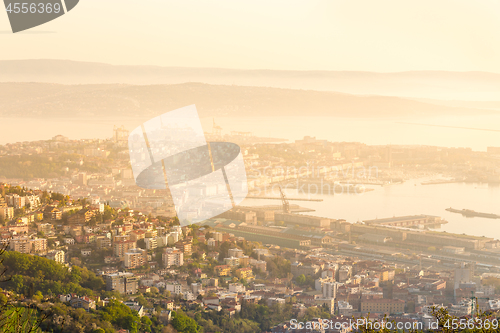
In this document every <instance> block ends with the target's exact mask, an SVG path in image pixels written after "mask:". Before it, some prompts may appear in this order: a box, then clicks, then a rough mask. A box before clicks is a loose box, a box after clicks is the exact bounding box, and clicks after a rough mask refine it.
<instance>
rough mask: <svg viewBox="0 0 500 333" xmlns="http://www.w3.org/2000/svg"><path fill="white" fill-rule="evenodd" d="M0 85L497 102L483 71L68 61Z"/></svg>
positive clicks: (8, 76)
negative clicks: (266, 90) (252, 90)
mask: <svg viewBox="0 0 500 333" xmlns="http://www.w3.org/2000/svg"><path fill="white" fill-rule="evenodd" d="M0 82H45V83H60V84H110V83H113V84H134V85H149V84H180V83H188V82H200V83H207V84H216V85H239V86H259V87H274V88H289V89H304V90H317V91H335V92H341V93H349V94H363V95H384V96H399V97H411V98H428V99H448V100H453V99H456V100H469V101H474V100H478V101H481V100H489V101H496V100H498V101H500V74H497V73H487V72H446V71H408V72H398V73H374V72H362V71H360V72H356V71H284V70H239V69H219V68H181V67H159V66H114V65H108V64H102V63H91V62H78V61H69V60H43V59H41V60H2V61H0Z"/></svg>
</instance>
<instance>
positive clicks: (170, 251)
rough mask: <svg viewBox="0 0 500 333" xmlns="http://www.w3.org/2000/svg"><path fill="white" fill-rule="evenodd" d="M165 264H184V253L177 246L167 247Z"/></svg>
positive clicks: (163, 257) (164, 253)
mask: <svg viewBox="0 0 500 333" xmlns="http://www.w3.org/2000/svg"><path fill="white" fill-rule="evenodd" d="M162 259H163V264H164V265H165V267H167V268H168V267H170V266H182V265H183V264H184V253H182V251H181V250H179V249H177V248H175V247H174V248H166V249H165V250H163V255H162Z"/></svg>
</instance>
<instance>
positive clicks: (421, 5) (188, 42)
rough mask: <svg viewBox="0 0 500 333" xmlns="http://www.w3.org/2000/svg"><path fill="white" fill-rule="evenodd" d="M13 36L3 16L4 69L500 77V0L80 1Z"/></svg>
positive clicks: (0, 33)
mask: <svg viewBox="0 0 500 333" xmlns="http://www.w3.org/2000/svg"><path fill="white" fill-rule="evenodd" d="M9 31H10V26H9V23H8V18H7V14H6V12H5V11H0V45H1V46H0V49H1V52H0V59H33V58H55V59H71V60H83V61H97V62H106V63H111V64H131V65H161V66H187V67H223V68H243V69H261V68H266V69H295V70H368V71H384V72H390V71H404V70H458V71H468V70H480V71H490V72H500V61H498V59H500V1H498V0H477V1H471V0H418V1H417V0H412V1H410V0H300V1H297V0H279V1H278V0H176V1H169V0H81V1H80V4H79V5H78V6H77V7H76V8H75V9H74V10H73V11H71V12H69V13H68V14H67V15H65V16H63V17H61V18H59V19H57V20H54V21H52V22H49V23H47V24H45V25H43V26H40V27H37V28H34V29H32V30H30V32H31V33H30V32H26V33H19V34H11V33H8V32H9ZM40 32H51V33H40Z"/></svg>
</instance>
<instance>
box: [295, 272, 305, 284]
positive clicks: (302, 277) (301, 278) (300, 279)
mask: <svg viewBox="0 0 500 333" xmlns="http://www.w3.org/2000/svg"><path fill="white" fill-rule="evenodd" d="M304 283H306V276H305V275H304V274H300V275H299V276H297V284H299V285H302V284H304Z"/></svg>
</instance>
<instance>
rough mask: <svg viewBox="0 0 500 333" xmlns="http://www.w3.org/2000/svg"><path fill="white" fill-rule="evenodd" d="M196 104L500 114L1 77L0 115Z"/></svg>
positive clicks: (305, 95) (322, 112) (136, 111)
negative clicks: (14, 80)
mask: <svg viewBox="0 0 500 333" xmlns="http://www.w3.org/2000/svg"><path fill="white" fill-rule="evenodd" d="M191 104H196V106H197V109H198V112H199V114H200V116H202V117H227V116H229V117H232V116H234V117H257V116H258V117H264V116H336V117H364V118H370V117H373V118H379V117H408V116H440V115H454V116H455V115H476V114H498V111H495V110H486V109H475V108H465V107H451V106H447V105H435V104H430V103H425V102H421V101H416V100H411V99H405V98H399V97H390V96H359V95H351V94H343V93H336V92H325V91H312V90H294V89H280V88H266V87H245V86H227V85H209V84H202V83H183V84H172V85H165V84H163V85H126V84H101V85H97V84H90V85H83V84H80V85H61V84H54V83H0V117H26V118H36V117H44V118H50V117H57V118H75V117H89V116H91V117H95V118H97V117H120V118H123V117H145V116H148V115H151V116H155V115H158V114H161V113H163V112H165V111H168V110H174V109H176V108H179V107H183V106H186V105H191Z"/></svg>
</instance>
